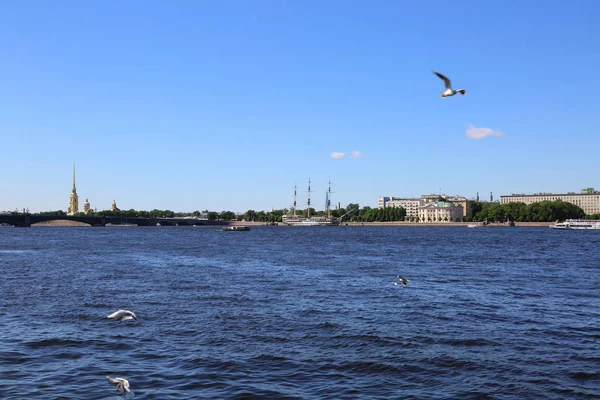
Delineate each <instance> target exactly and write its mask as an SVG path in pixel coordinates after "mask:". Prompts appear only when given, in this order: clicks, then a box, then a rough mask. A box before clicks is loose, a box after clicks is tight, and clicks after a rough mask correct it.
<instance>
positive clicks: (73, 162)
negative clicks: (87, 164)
mask: <svg viewBox="0 0 600 400" xmlns="http://www.w3.org/2000/svg"><path fill="white" fill-rule="evenodd" d="M75 191H76V190H75V161H73V192H75Z"/></svg>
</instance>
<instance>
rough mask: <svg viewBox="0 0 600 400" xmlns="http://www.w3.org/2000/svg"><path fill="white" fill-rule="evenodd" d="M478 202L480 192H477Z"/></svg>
mask: <svg viewBox="0 0 600 400" xmlns="http://www.w3.org/2000/svg"><path fill="white" fill-rule="evenodd" d="M477 201H479V192H477Z"/></svg>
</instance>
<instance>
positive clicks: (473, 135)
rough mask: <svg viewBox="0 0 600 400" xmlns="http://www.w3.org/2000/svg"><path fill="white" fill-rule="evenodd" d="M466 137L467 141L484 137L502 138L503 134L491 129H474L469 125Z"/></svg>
mask: <svg viewBox="0 0 600 400" xmlns="http://www.w3.org/2000/svg"><path fill="white" fill-rule="evenodd" d="M466 136H467V137H468V138H469V139H474V140H479V139H483V138H484V137H486V136H504V133H502V132H500V131H495V130H493V129H491V128H476V127H474V126H473V125H471V124H469V127H468V128H467V132H466Z"/></svg>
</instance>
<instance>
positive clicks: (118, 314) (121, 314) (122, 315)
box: [106, 310, 137, 321]
mask: <svg viewBox="0 0 600 400" xmlns="http://www.w3.org/2000/svg"><path fill="white" fill-rule="evenodd" d="M106 318H110V319H115V320H117V321H125V320H128V319H135V320H137V317H136V316H135V314H134V313H132V312H131V311H128V310H119V311H115V312H114V313H112V314H110V315H109V316H108V317H106Z"/></svg>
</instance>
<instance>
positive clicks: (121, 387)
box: [106, 376, 130, 393]
mask: <svg viewBox="0 0 600 400" xmlns="http://www.w3.org/2000/svg"><path fill="white" fill-rule="evenodd" d="M106 379H108V381H109V382H110V383H111V384H113V385H114V386H115V388H116V389H117V391H118V392H119V393H125V392H130V390H129V381H128V380H127V379H123V378H111V377H110V376H107V377H106Z"/></svg>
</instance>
